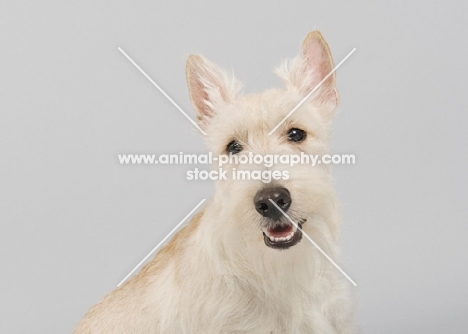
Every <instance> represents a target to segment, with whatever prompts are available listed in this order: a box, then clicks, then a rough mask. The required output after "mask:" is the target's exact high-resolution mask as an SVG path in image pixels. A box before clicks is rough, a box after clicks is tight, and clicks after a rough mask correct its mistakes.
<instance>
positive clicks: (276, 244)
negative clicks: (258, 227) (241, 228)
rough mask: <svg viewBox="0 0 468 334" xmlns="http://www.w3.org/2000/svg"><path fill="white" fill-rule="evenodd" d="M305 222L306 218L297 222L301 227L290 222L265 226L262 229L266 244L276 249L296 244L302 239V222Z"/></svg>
mask: <svg viewBox="0 0 468 334" xmlns="http://www.w3.org/2000/svg"><path fill="white" fill-rule="evenodd" d="M305 222H306V220H302V221H301V222H300V223H297V225H298V227H299V228H297V227H296V226H294V225H292V224H290V223H288V224H276V225H273V226H268V227H264V228H263V229H262V230H263V241H264V242H265V245H267V246H268V247H271V248H276V249H287V248H289V247H292V246H294V245H296V244H297V243H299V241H301V239H302V232H301V230H302V224H304V223H305Z"/></svg>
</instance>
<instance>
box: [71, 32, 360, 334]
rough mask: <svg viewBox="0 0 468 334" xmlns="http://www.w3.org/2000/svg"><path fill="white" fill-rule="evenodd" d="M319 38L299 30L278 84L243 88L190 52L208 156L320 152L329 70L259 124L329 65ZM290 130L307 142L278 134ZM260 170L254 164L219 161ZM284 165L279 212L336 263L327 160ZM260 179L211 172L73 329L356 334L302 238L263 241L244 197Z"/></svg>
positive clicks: (326, 130) (328, 116) (346, 298)
mask: <svg viewBox="0 0 468 334" xmlns="http://www.w3.org/2000/svg"><path fill="white" fill-rule="evenodd" d="M332 68H333V62H332V58H331V54H330V51H329V48H328V45H327V44H326V42H325V41H324V39H323V38H322V36H321V34H320V33H319V32H317V31H314V32H311V33H309V35H308V36H307V37H306V39H305V41H304V43H303V45H302V53H301V54H300V55H299V56H298V57H297V58H295V59H293V60H292V61H286V62H284V64H283V65H282V66H280V67H279V68H278V69H277V73H278V74H279V76H280V77H281V78H282V79H283V80H284V82H285V88H281V89H279V88H278V89H272V90H268V91H266V92H263V93H260V94H255V95H247V96H244V95H242V94H241V91H240V90H241V84H240V83H239V82H238V81H237V80H236V79H235V78H234V77H233V76H232V75H230V74H227V73H226V72H224V71H223V70H221V69H219V68H218V67H217V66H216V65H214V64H213V63H211V62H209V61H208V60H206V59H204V58H203V57H201V56H199V55H194V56H190V57H189V59H188V61H187V81H188V85H189V90H190V94H191V100H192V103H193V105H194V108H195V109H196V111H197V119H198V122H199V125H200V126H201V127H202V128H203V129H204V131H206V133H207V136H206V143H207V145H208V147H209V149H210V150H211V151H212V152H213V154H215V155H216V154H224V153H225V149H226V145H227V144H228V143H229V142H230V141H232V140H233V139H236V140H238V141H239V142H241V143H242V145H243V147H244V148H245V152H244V151H243V152H241V153H239V154H246V153H247V152H253V153H258V154H288V153H300V152H301V151H303V152H305V153H308V154H324V153H327V152H328V147H329V139H330V132H331V121H332V119H333V116H334V113H335V110H336V107H337V94H336V90H335V76H334V75H333V76H331V77H330V78H329V80H327V81H326V82H325V83H324V85H323V86H322V87H321V88H320V89H319V90H318V92H317V94H316V95H314V96H312V97H311V98H310V99H309V100H307V101H306V102H305V103H304V104H303V105H302V106H301V107H300V108H299V109H298V110H297V111H296V112H295V113H294V114H293V115H292V116H291V117H290V118H288V119H287V121H285V122H284V123H283V124H282V125H281V126H280V127H279V128H278V129H277V130H276V131H275V132H274V133H273V134H272V135H271V136H269V135H268V133H269V132H270V131H271V129H273V128H274V127H275V126H276V125H277V124H278V123H279V121H281V119H283V117H284V116H285V115H286V114H287V113H288V112H289V111H290V110H291V109H292V108H293V107H294V106H295V105H296V104H297V103H298V102H299V101H300V100H301V99H302V98H303V97H304V96H305V95H307V93H308V92H309V91H310V90H311V89H312V88H314V87H315V85H316V84H318V82H320V80H321V79H322V78H323V77H324V76H325V75H326V74H328V73H329V71H331V69H332ZM291 127H299V128H301V129H303V130H305V131H306V132H307V136H308V137H307V139H306V141H304V142H302V143H300V144H292V143H290V142H288V141H287V140H286V139H285V134H286V132H287V130H288V129H290V128H291ZM233 167H236V168H245V169H253V168H256V169H259V168H260V169H262V168H263V169H267V168H266V167H263V166H258V165H255V166H249V165H243V166H233V165H228V166H225V168H226V169H228V170H230V169H231V168H233ZM273 168H275V169H280V170H281V169H288V171H289V173H290V178H289V179H288V180H280V181H274V183H275V184H279V185H281V186H283V187H286V188H287V189H289V191H290V193H291V198H292V204H291V208H290V210H289V212H288V214H289V215H290V216H291V217H292V218H293V219H301V218H305V219H307V222H306V223H305V224H304V225H303V229H304V231H305V232H306V233H307V234H308V235H309V236H311V237H312V238H313V239H314V240H315V241H316V242H317V244H318V245H319V246H320V247H322V249H323V250H324V251H325V252H326V253H327V254H328V255H329V256H330V257H331V258H333V259H334V260H335V261H337V262H338V263H340V262H339V246H338V244H339V233H338V232H339V225H340V220H339V217H338V213H337V211H338V210H337V200H336V196H335V192H334V189H333V179H332V177H331V175H330V170H329V167H327V166H325V165H318V166H316V167H313V168H311V167H310V166H304V165H298V166H294V167H292V168H291V167H288V166H274V167H273ZM264 186H271V184H270V185H266V184H264V183H263V182H262V181H234V180H232V179H230V180H228V181H218V182H217V183H216V191H215V195H214V197H213V199H211V200H210V201H209V202H208V203H207V204H206V206H205V207H204V209H203V210H202V212H200V213H198V214H197V215H196V216H195V217H194V218H193V219H192V220H191V222H190V223H189V224H188V225H187V226H186V227H184V228H183V229H182V230H181V231H180V232H178V233H177V234H176V235H175V236H174V237H173V238H172V240H171V241H170V242H169V243H168V244H167V245H166V246H165V247H163V248H162V249H161V250H160V251H159V252H158V253H157V255H156V256H155V257H154V259H153V260H152V261H151V262H150V263H148V264H147V265H146V266H145V267H144V268H143V269H142V270H141V271H140V272H139V273H138V274H137V275H135V276H134V277H133V278H131V279H130V280H128V281H127V282H126V283H124V284H123V285H122V286H121V287H119V288H117V289H115V290H114V291H113V292H111V293H110V294H108V295H107V296H106V297H105V298H104V299H103V300H102V301H101V302H100V303H98V304H97V305H95V306H94V307H92V308H91V309H90V310H89V311H88V313H87V314H86V315H85V317H84V318H83V319H82V321H81V322H80V323H79V324H78V326H77V327H76V329H75V333H76V334H79V333H203V334H204V333H288V334H290V333H356V332H357V328H356V326H355V324H354V321H353V309H354V305H353V302H352V298H351V293H350V290H351V289H352V288H353V287H352V285H351V284H350V283H349V282H348V281H347V280H346V279H345V278H344V277H343V276H342V274H341V273H340V272H339V271H338V270H337V269H336V268H335V267H333V265H332V264H331V263H330V262H329V261H328V260H327V259H325V258H324V257H323V255H322V254H320V253H319V251H318V250H317V249H316V248H315V247H314V246H313V245H312V244H311V243H310V242H309V241H308V240H307V239H303V240H302V241H301V242H299V243H298V244H297V245H295V246H293V247H291V248H289V249H286V250H277V249H272V248H269V247H267V246H266V245H265V243H264V241H263V235H262V231H261V229H260V226H261V224H262V219H263V217H262V216H260V215H259V213H258V212H256V210H255V208H254V206H253V197H254V196H255V193H256V192H257V191H258V190H259V189H261V188H262V187H264Z"/></svg>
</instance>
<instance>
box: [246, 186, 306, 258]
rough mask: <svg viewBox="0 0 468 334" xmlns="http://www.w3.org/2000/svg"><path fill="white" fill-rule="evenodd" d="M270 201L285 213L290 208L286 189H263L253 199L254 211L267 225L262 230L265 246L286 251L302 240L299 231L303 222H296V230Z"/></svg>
mask: <svg viewBox="0 0 468 334" xmlns="http://www.w3.org/2000/svg"><path fill="white" fill-rule="evenodd" d="M270 199H271V200H273V201H274V202H275V203H276V205H278V207H280V208H281V210H282V211H283V212H287V211H288V210H289V208H290V206H291V195H290V193H289V191H288V189H286V188H283V187H275V188H264V189H262V190H259V191H258V192H257V194H256V195H255V197H254V205H255V209H256V210H257V212H258V213H259V214H261V215H262V216H263V217H265V218H267V223H266V224H265V226H264V227H263V228H262V231H263V240H264V242H265V245H267V246H268V247H271V248H277V249H287V248H289V247H291V246H294V245H296V244H297V243H298V242H299V241H301V239H302V232H301V229H302V224H303V223H304V222H305V220H302V221H301V222H298V223H297V225H298V227H299V228H297V227H296V226H294V225H293V224H291V223H290V222H289V221H288V220H287V218H286V217H285V216H284V215H283V213H282V212H281V211H280V210H278V208H277V207H276V206H275V205H273V203H271V201H270Z"/></svg>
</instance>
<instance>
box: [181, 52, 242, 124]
mask: <svg viewBox="0 0 468 334" xmlns="http://www.w3.org/2000/svg"><path fill="white" fill-rule="evenodd" d="M186 75H187V84H188V88H189V93H190V99H191V101H192V105H193V107H194V108H195V110H196V112H197V120H198V123H199V124H200V127H201V128H206V127H207V126H208V124H209V123H210V120H211V119H212V118H213V117H214V116H215V115H216V113H217V111H218V109H219V107H221V106H222V105H225V104H229V103H232V102H233V101H234V99H235V98H236V96H237V93H238V91H239V90H240V88H241V85H240V84H239V83H238V81H237V80H236V79H235V78H234V77H233V76H230V75H228V74H227V73H226V72H225V71H223V70H221V69H220V68H219V67H218V66H217V65H215V64H213V63H212V62H210V61H208V60H207V59H205V58H203V57H202V56H199V55H190V56H189V58H188V59H187V67H186Z"/></svg>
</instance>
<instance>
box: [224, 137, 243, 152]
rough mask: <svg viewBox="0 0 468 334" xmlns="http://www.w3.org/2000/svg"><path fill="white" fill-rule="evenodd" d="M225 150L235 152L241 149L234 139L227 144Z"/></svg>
mask: <svg viewBox="0 0 468 334" xmlns="http://www.w3.org/2000/svg"><path fill="white" fill-rule="evenodd" d="M227 151H228V152H229V153H232V154H236V153H239V152H240V151H242V146H241V144H239V143H238V142H237V141H236V140H233V141H232V142H230V143H229V144H228V145H227Z"/></svg>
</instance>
